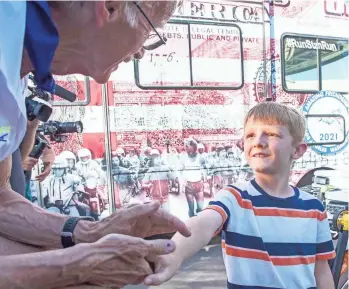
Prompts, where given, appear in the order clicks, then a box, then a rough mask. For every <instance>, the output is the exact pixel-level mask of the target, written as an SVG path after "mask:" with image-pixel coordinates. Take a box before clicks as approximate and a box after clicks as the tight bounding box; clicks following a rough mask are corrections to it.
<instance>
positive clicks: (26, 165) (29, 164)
mask: <svg viewBox="0 0 349 289" xmlns="http://www.w3.org/2000/svg"><path fill="white" fill-rule="evenodd" d="M38 161H39V160H37V159H34V158H31V157H27V158H25V160H24V161H22V168H23V170H24V171H31V170H32V169H33V168H34V167H35V165H36V164H37V163H38Z"/></svg>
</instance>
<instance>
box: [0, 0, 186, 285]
mask: <svg viewBox="0 0 349 289" xmlns="http://www.w3.org/2000/svg"><path fill="white" fill-rule="evenodd" d="M175 7H176V2H170V1H150V2H140V3H139V4H138V2H137V3H136V2H124V1H108V2H104V1H99V2H92V1H76V2H74V1H69V2H64V1H57V2H55V1H51V2H46V1H7V2H6V1H3V2H0V27H1V32H0V52H1V61H0V102H1V103H2V104H3V105H2V106H0V140H1V141H0V219H1V222H0V236H1V237H0V254H1V255H2V256H1V259H0V265H1V268H2V270H1V271H0V288H7V289H11V288H43V289H44V288H68V286H71V285H80V284H86V287H85V288H87V285H99V286H107V287H113V288H122V287H124V286H125V285H128V284H138V283H141V282H142V281H143V280H144V278H145V276H147V275H148V274H150V273H152V272H153V270H152V268H151V266H150V264H149V263H148V261H147V260H149V258H152V257H154V255H159V254H168V253H171V252H173V251H174V250H175V245H174V243H173V242H172V241H168V240H144V239H143V238H144V237H147V236H151V235H155V234H161V233H165V232H174V231H179V232H181V233H182V234H183V235H185V236H190V231H189V229H188V228H187V227H186V226H185V224H184V223H183V222H181V221H180V220H179V219H177V218H176V217H174V216H171V215H170V214H168V213H166V212H164V211H162V210H159V203H157V202H153V203H148V204H142V205H134V206H132V207H128V208H125V209H121V210H119V211H117V212H115V213H114V214H112V215H111V216H109V217H108V218H105V219H104V220H102V221H99V222H91V221H88V220H81V219H76V218H72V217H69V216H63V215H59V214H51V213H49V212H47V211H45V210H44V209H42V208H39V207H37V206H35V205H33V204H32V203H31V202H29V201H28V200H26V199H25V198H24V197H22V196H20V195H19V194H18V193H16V192H14V191H13V190H12V188H11V186H10V182H9V178H10V174H11V167H12V157H11V155H12V153H13V152H14V151H15V150H16V149H17V148H18V147H19V145H20V144H21V143H22V142H23V137H24V135H25V132H26V109H25V100H24V98H23V95H22V93H21V89H20V84H21V79H20V78H19V76H20V75H21V77H24V76H25V75H27V74H28V73H29V72H31V71H34V74H35V77H36V83H37V85H38V87H39V88H40V89H42V90H47V91H50V92H54V82H53V79H52V76H51V74H50V72H51V71H52V73H54V74H60V75H66V74H73V73H78V74H83V75H87V76H90V77H92V78H94V79H95V80H96V81H97V82H99V83H105V82H106V81H107V80H108V79H109V77H110V74H111V73H112V72H113V71H114V70H115V69H116V68H117V66H118V64H119V63H121V62H122V61H129V60H131V59H132V58H133V57H138V58H139V57H142V55H143V53H144V51H143V49H142V45H143V44H144V42H145V41H146V39H147V37H148V36H149V34H150V33H154V30H153V29H154V27H153V25H154V26H155V27H158V26H163V25H164V24H165V23H166V21H168V19H169V18H170V16H171V15H172V14H173V12H174V9H175ZM162 42H164V41H163V40H162ZM62 248H65V249H62ZM48 249H49V250H48ZM5 255H6V256H5ZM34 269H35V270H34ZM19 272H20V273H19Z"/></svg>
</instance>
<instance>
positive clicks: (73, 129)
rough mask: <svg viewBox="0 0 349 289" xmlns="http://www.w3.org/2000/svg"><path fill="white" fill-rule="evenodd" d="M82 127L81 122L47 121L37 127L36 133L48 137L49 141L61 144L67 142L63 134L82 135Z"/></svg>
mask: <svg viewBox="0 0 349 289" xmlns="http://www.w3.org/2000/svg"><path fill="white" fill-rule="evenodd" d="M82 131H83V125H82V122H81V121H73V122H59V121H52V120H51V121H48V122H46V123H44V124H42V125H39V127H38V129H37V133H42V134H44V135H49V136H50V141H52V142H57V143H62V142H65V141H66V140H67V136H66V135H64V134H69V133H82Z"/></svg>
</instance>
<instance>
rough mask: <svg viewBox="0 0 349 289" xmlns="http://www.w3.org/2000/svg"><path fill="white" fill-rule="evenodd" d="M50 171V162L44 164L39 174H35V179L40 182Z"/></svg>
mask: <svg viewBox="0 0 349 289" xmlns="http://www.w3.org/2000/svg"><path fill="white" fill-rule="evenodd" d="M50 172H51V164H46V165H45V168H44V171H43V172H42V173H41V174H40V175H38V176H36V178H35V180H37V181H39V182H40V183H41V182H42V181H44V180H45V179H46V178H47V177H48V176H49V174H50Z"/></svg>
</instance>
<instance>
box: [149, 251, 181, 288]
mask: <svg viewBox="0 0 349 289" xmlns="http://www.w3.org/2000/svg"><path fill="white" fill-rule="evenodd" d="M148 261H149V262H152V263H153V264H154V274H151V275H148V276H147V277H146V278H145V279H144V284H145V285H147V286H159V285H161V284H162V283H164V282H166V281H168V280H170V279H171V278H172V277H173V276H174V275H175V274H176V272H177V271H178V269H179V267H180V266H181V262H180V261H179V260H177V259H175V257H174V256H173V254H169V255H166V256H157V257H156V258H154V259H152V260H149V259H148Z"/></svg>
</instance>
